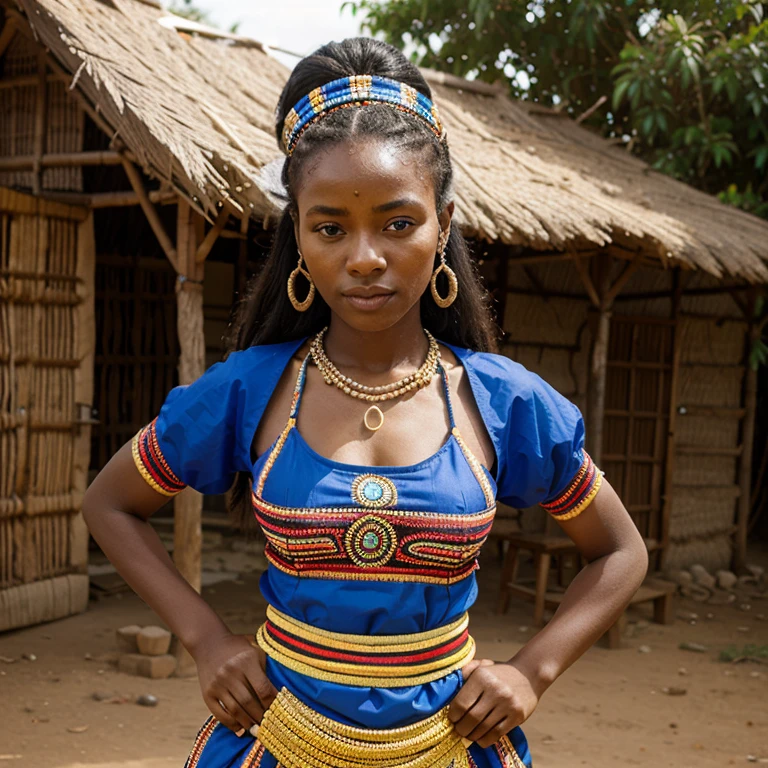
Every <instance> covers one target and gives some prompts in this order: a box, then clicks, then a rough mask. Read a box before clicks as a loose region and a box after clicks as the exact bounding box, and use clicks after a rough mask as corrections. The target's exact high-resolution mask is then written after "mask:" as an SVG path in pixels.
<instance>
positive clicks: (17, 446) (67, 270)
mask: <svg viewBox="0 0 768 768" xmlns="http://www.w3.org/2000/svg"><path fill="white" fill-rule="evenodd" d="M93 269H94V247H93V216H92V214H91V213H90V211H88V210H87V209H86V208H80V207H77V206H70V205H63V204H60V203H54V202H49V201H46V200H43V199H40V198H36V197H32V196H30V195H24V194H19V193H16V192H12V191H11V190H8V189H3V188H0V456H2V460H1V461H0V631H2V630H4V629H10V628H13V627H18V626H25V625H28V624H37V623H39V622H42V621H50V620H52V619H56V618H61V617H63V616H68V615H70V614H72V613H78V612H80V611H82V610H84V609H85V607H86V604H87V602H88V576H87V565H88V532H87V530H86V528H85V524H84V523H83V520H82V516H81V515H80V514H79V512H80V508H81V502H82V497H83V493H84V491H85V487H86V480H87V470H88V458H89V454H90V451H89V441H90V423H91V402H92V399H91V396H92V390H93V344H94V330H95V329H94V323H93Z"/></svg>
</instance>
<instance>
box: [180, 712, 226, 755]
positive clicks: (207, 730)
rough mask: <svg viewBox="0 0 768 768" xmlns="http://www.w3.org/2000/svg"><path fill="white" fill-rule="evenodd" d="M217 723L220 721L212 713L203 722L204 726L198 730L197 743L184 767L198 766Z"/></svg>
mask: <svg viewBox="0 0 768 768" xmlns="http://www.w3.org/2000/svg"><path fill="white" fill-rule="evenodd" d="M217 725H219V721H218V720H217V719H216V718H215V717H214V716H213V715H210V716H209V717H208V719H207V720H206V721H205V722H204V723H203V727H202V728H201V729H200V730H199V731H198V732H197V738H196V739H195V744H194V746H193V747H192V751H191V752H190V753H189V757H188V758H187V762H186V763H184V768H197V764H198V762H199V761H200V756H201V755H202V754H203V750H204V749H205V745H206V744H207V743H208V739H210V738H211V734H213V731H214V729H215V728H216V726H217Z"/></svg>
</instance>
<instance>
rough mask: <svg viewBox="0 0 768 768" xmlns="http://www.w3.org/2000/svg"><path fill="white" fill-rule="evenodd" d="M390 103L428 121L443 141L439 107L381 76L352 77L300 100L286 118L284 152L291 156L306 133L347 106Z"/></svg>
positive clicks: (284, 124)
mask: <svg viewBox="0 0 768 768" xmlns="http://www.w3.org/2000/svg"><path fill="white" fill-rule="evenodd" d="M369 104H389V105H390V106H392V107H394V108H395V109H399V110H402V111H403V112H408V113H409V114H412V115H415V116H416V117H419V118H421V119H422V120H424V122H425V123H427V125H428V126H429V127H430V128H431V129H432V131H433V132H434V134H435V136H437V137H438V138H442V136H443V124H442V122H441V120H440V116H439V114H438V111H437V105H436V104H434V103H433V102H432V101H431V100H430V99H428V98H427V97H426V96H425V95H424V94H423V93H420V92H419V91H417V90H416V89H415V88H413V87H411V86H410V85H406V84H405V83H400V82H398V81H397V80H392V79H390V78H388V77H379V76H378V75H351V76H350V77H342V78H341V79H340V80H333V81H331V82H330V83H326V84H325V85H322V86H320V88H315V90H314V91H310V93H308V94H307V95H306V96H304V97H303V98H302V99H300V100H299V101H298V102H297V103H296V104H295V106H294V107H293V109H292V110H291V111H290V112H289V113H288V114H287V115H286V116H285V121H284V123H283V149H284V150H285V154H286V155H291V154H292V153H293V150H294V148H295V147H296V143H297V142H298V140H299V139H300V138H301V135H302V134H303V133H304V131H305V130H306V129H307V128H308V127H309V126H310V125H312V124H313V123H315V122H317V121H318V120H319V119H320V118H321V117H325V116H326V115H329V114H330V113H331V112H335V111H336V110H337V109H343V108H346V107H363V106H367V105H369Z"/></svg>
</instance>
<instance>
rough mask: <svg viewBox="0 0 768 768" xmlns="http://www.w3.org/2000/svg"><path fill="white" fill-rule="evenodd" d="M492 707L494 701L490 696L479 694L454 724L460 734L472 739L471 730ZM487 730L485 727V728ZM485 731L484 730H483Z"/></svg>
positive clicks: (474, 728)
mask: <svg viewBox="0 0 768 768" xmlns="http://www.w3.org/2000/svg"><path fill="white" fill-rule="evenodd" d="M493 707H494V702H493V700H492V698H491V697H490V696H481V697H480V698H479V699H478V700H477V701H476V702H475V704H474V706H472V707H471V708H470V709H469V710H468V711H467V712H465V713H464V714H463V715H462V716H461V717H460V718H459V719H458V720H457V721H456V722H455V723H454V724H453V727H454V728H455V729H456V731H457V733H458V734H459V735H460V736H464V737H466V738H469V739H472V741H474V738H472V734H473V732H474V731H475V730H476V729H477V727H478V726H479V725H480V723H482V722H483V720H485V718H486V717H487V716H488V713H489V712H491V710H492V709H493ZM486 730H487V729H486ZM483 733H485V731H483Z"/></svg>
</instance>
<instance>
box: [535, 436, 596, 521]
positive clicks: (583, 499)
mask: <svg viewBox="0 0 768 768" xmlns="http://www.w3.org/2000/svg"><path fill="white" fill-rule="evenodd" d="M582 453H583V455H584V459H583V461H582V464H581V467H580V468H579V471H578V472H577V473H576V477H574V478H573V480H572V481H571V484H570V485H569V486H568V488H567V489H566V490H565V492H564V493H562V494H561V495H560V496H558V498H556V499H554V500H553V501H549V502H546V503H545V504H542V505H541V506H542V507H543V508H544V509H546V510H547V512H549V513H550V514H551V515H552V516H553V517H555V518H556V519H557V520H571V519H572V518H574V517H576V516H577V515H580V514H581V513H582V512H583V511H584V510H585V509H586V508H587V507H588V506H589V505H590V504H591V503H592V500H593V499H594V498H595V496H596V495H597V492H598V491H599V490H600V486H601V484H602V482H603V473H602V472H601V471H600V470H599V469H598V468H597V467H596V466H595V463H594V462H593V461H592V458H591V457H590V455H589V454H588V453H587V452H586V451H582Z"/></svg>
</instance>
